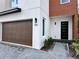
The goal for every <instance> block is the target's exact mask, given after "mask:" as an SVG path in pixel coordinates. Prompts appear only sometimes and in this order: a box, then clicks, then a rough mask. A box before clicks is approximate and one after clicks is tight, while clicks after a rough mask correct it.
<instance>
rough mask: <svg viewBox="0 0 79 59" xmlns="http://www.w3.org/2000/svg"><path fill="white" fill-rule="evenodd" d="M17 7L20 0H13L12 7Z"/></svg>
mask: <svg viewBox="0 0 79 59" xmlns="http://www.w3.org/2000/svg"><path fill="white" fill-rule="evenodd" d="M13 4H14V5H13ZM16 7H18V0H14V1H13V0H11V8H16Z"/></svg>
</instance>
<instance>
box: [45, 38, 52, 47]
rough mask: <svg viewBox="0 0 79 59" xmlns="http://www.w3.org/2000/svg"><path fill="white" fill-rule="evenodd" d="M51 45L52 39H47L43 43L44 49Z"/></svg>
mask: <svg viewBox="0 0 79 59" xmlns="http://www.w3.org/2000/svg"><path fill="white" fill-rule="evenodd" d="M52 44H53V39H52V37H49V38H48V39H45V41H44V48H48V47H50V45H52Z"/></svg>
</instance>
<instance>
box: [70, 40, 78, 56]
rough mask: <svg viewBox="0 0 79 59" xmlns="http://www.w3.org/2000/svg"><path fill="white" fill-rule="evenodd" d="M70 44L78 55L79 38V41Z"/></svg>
mask: <svg viewBox="0 0 79 59" xmlns="http://www.w3.org/2000/svg"><path fill="white" fill-rule="evenodd" d="M70 46H71V48H72V49H74V50H75V52H76V56H77V55H79V40H78V42H73V43H72V44H71V45H70Z"/></svg>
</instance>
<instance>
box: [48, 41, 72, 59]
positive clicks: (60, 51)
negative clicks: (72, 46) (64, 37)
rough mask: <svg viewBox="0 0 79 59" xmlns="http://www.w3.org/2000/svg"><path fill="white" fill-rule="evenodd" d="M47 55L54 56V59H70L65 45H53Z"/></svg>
mask: <svg viewBox="0 0 79 59" xmlns="http://www.w3.org/2000/svg"><path fill="white" fill-rule="evenodd" d="M48 53H50V54H51V55H52V56H54V57H55V59H71V58H70V56H69V51H68V50H67V47H66V44H65V43H58V42H57V43H55V46H54V48H52V47H51V48H50V49H49V50H48Z"/></svg>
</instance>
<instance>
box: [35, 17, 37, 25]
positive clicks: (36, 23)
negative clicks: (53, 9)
mask: <svg viewBox="0 0 79 59" xmlns="http://www.w3.org/2000/svg"><path fill="white" fill-rule="evenodd" d="M35 26H37V18H35Z"/></svg>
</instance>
